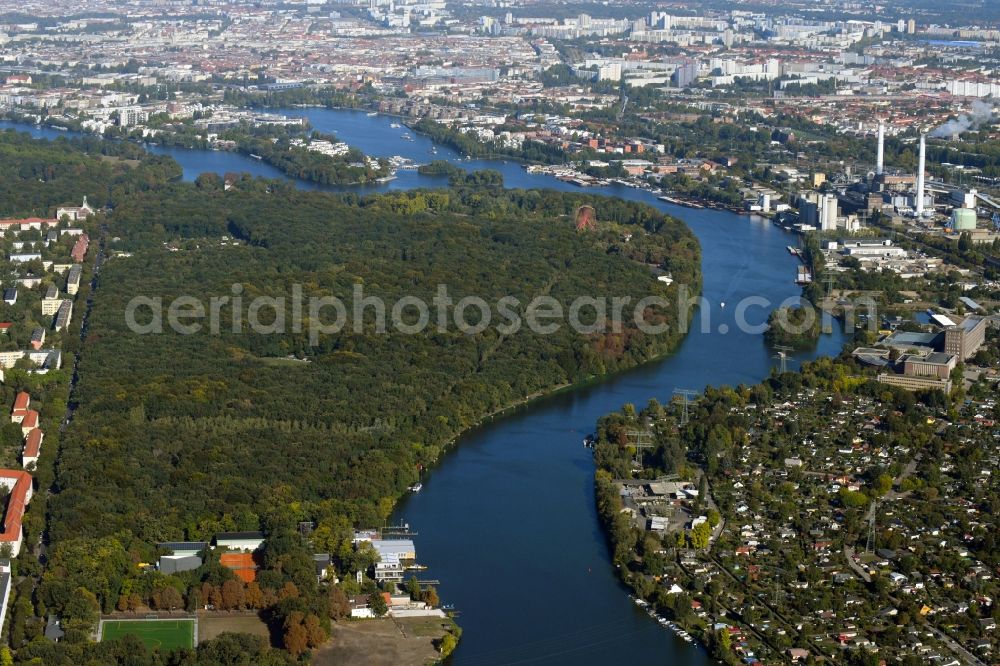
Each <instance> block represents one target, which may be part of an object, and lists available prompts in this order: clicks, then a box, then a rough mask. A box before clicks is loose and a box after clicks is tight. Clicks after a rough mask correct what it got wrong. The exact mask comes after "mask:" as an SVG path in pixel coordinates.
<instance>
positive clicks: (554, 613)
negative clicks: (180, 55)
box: [0, 109, 844, 666]
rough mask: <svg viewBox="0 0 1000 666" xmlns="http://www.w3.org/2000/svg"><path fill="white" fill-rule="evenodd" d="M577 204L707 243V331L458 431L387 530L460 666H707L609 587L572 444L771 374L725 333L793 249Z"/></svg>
mask: <svg viewBox="0 0 1000 666" xmlns="http://www.w3.org/2000/svg"><path fill="white" fill-rule="evenodd" d="M282 112H284V113H287V114H289V115H304V116H307V117H308V118H309V120H310V121H311V123H312V124H313V126H314V127H315V128H316V129H319V130H321V131H324V132H330V133H334V134H336V135H337V136H338V137H340V138H341V139H342V140H344V141H346V142H348V143H350V144H352V145H354V146H357V147H358V148H360V149H361V150H363V151H364V152H366V153H368V154H370V155H376V156H384V157H388V156H392V155H402V156H404V157H409V158H411V159H413V160H416V161H418V162H427V161H430V160H431V159H448V160H451V161H454V162H455V163H456V164H459V165H460V166H462V167H463V168H465V169H469V170H474V169H484V168H490V169H496V170H498V171H500V172H501V173H503V176H504V179H505V182H506V184H507V186H508V187H525V188H555V189H560V190H576V189H578V188H576V187H575V186H573V185H568V184H566V183H563V182H561V181H559V180H556V179H554V178H552V177H550V176H543V175H531V174H528V173H526V172H525V171H524V170H523V169H522V168H521V166H520V165H518V164H516V163H514V162H501V161H477V160H473V161H464V160H460V158H459V156H458V155H457V154H455V153H454V152H453V151H452V150H450V149H448V148H446V147H443V146H437V147H436V149H437V153H436V154H431V152H430V151H431V148H432V147H434V144H433V143H432V142H431V141H430V140H429V139H426V138H424V137H422V136H419V135H415V136H414V137H413V140H412V141H407V140H404V139H403V138H402V135H403V134H404V133H405V132H406V131H407V130H406V128H405V127H403V128H393V127H391V124H392V123H393V122H394V120H393V119H392V118H388V117H384V116H378V117H371V116H368V115H366V114H365V113H362V112H359V111H340V110H327V109H285V110H282ZM5 127H15V128H17V129H19V130H22V131H29V132H31V133H32V134H33V135H34V136H39V137H45V138H56V137H60V136H65V135H66V133H65V132H58V131H54V130H50V129H41V128H35V127H31V126H26V125H14V124H11V123H2V122H0V128H5ZM150 149H151V150H152V151H153V152H156V153H161V154H168V155H171V156H172V157H174V158H175V159H176V160H177V161H178V162H179V163H180V164H181V166H182V167H183V169H184V177H185V179H187V180H191V179H193V178H195V177H196V176H197V175H198V174H199V173H203V172H206V171H213V172H216V173H220V174H221V173H225V172H240V171H246V172H250V173H252V174H255V175H260V176H266V177H281V174H280V173H279V172H278V171H277V170H276V169H273V168H272V167H269V166H268V165H266V164H261V163H260V162H258V161H256V160H253V159H250V158H246V157H243V156H240V155H237V154H233V153H225V152H214V151H200V150H184V149H177V148H170V149H164V148H158V147H151V148H150ZM445 184H446V183H445V180H444V179H443V178H436V177H425V176H420V175H418V174H417V173H416V172H414V171H400V172H399V177H398V178H397V179H396V180H393V181H391V182H389V183H385V184H382V185H379V186H377V187H369V188H364V189H365V190H366V191H380V190H397V189H410V188H414V187H439V186H443V185H445ZM300 185H301V186H302V187H307V188H310V189H313V188H315V187H316V186H315V185H312V184H309V183H300ZM586 191H588V192H592V193H600V194H607V195H610V196H617V197H622V198H627V199H634V200H637V201H643V202H646V203H648V204H650V205H652V206H655V207H657V208H659V209H661V210H664V211H666V212H668V213H670V214H671V215H674V216H676V217H678V218H680V219H682V220H684V221H685V222H686V223H687V224H688V226H689V227H690V228H691V229H692V231H694V233H695V234H696V235H697V237H698V240H699V241H700V242H701V248H702V269H703V273H704V296H705V299H706V300H707V306H706V307H705V310H707V312H708V313H709V314H710V326H708V327H707V329H706V330H702V328H701V327H700V326H694V327H692V332H691V333H690V334H689V335H688V336H687V338H686V339H685V340H684V342H683V344H682V345H681V347H680V349H679V350H678V351H677V352H676V353H675V354H673V355H672V356H669V357H667V358H665V359H662V360H659V361H656V362H653V363H649V364H647V365H645V366H643V367H640V368H637V369H635V370H632V371H630V372H625V373H622V374H619V375H615V376H613V377H610V378H608V379H605V380H603V381H601V382H599V383H595V384H592V385H588V386H584V387H582V388H578V389H575V390H572V391H566V392H563V393H559V394H557V395H554V396H550V397H547V398H544V399H541V400H538V401H536V402H534V403H532V404H530V405H528V406H526V407H523V408H519V409H516V410H512V411H511V412H509V413H507V414H505V415H503V416H502V417H499V418H497V419H495V420H493V421H491V422H489V423H487V424H485V425H483V426H482V427H480V428H477V429H475V430H473V431H471V432H468V433H466V434H465V435H464V436H463V437H461V438H460V440H459V441H458V443H457V446H456V447H455V448H454V450H452V451H451V452H449V453H448V454H447V455H446V456H444V458H443V460H442V461H441V464H440V465H439V466H438V467H437V468H435V469H434V470H433V471H432V472H431V473H430V475H429V477H428V478H427V479H426V480H425V483H424V488H423V491H422V492H420V493H419V494H414V495H411V496H410V497H408V498H406V499H405V500H404V501H403V502H401V503H400V505H399V508H398V509H397V511H396V515H395V516H394V520H397V521H406V522H408V523H409V524H410V526H411V529H413V530H415V531H417V532H418V536H417V537H416V539H415V540H416V544H417V554H418V559H419V561H420V562H422V563H425V564H427V565H429V566H430V569H429V570H428V571H426V572H423V573H422V574H421V578H422V579H440V581H441V583H440V585H439V587H438V591H439V593H440V595H441V598H442V600H443V601H444V602H445V603H451V604H454V605H455V608H456V609H457V610H458V611H460V616H459V623H460V624H461V625H462V628H463V630H464V633H463V634H462V640H461V643H460V646H459V648H458V650H456V652H455V654H454V657H453V660H452V663H454V664H468V665H470V666H472V665H479V664H523V663H533V662H534V663H545V664H611V663H643V664H671V665H676V666H695V665H700V664H707V663H709V661H710V660H709V659H708V658H707V657H706V656H705V654H704V652H703V651H701V650H700V649H698V648H697V647H693V646H691V645H689V644H687V643H685V642H683V641H681V640H680V639H679V638H677V637H676V636H674V635H673V634H672V633H670V632H669V631H667V630H664V629H663V628H661V627H660V626H659V625H658V624H657V623H656V622H654V621H653V620H651V619H650V618H649V617H648V616H647V615H646V614H645V613H643V612H641V611H639V610H638V609H637V608H636V607H635V606H634V604H632V602H631V601H630V600H629V597H628V595H627V591H626V589H625V588H624V587H623V586H622V585H621V584H620V583H619V582H618V579H617V577H616V575H615V571H614V569H613V568H612V565H611V560H610V553H609V551H608V547H607V544H606V542H605V539H604V536H603V533H602V531H601V528H600V525H599V524H598V520H597V512H596V509H595V506H594V500H593V477H594V464H593V460H592V457H591V454H590V451H589V449H586V448H584V447H583V446H582V445H581V441H582V438H583V437H584V435H586V434H587V433H589V432H592V431H593V429H594V424H595V422H596V421H597V419H598V417H600V416H601V415H602V414H605V413H607V412H609V411H612V410H614V409H618V408H619V407H621V405H623V404H624V403H627V402H631V403H634V404H636V405H639V406H641V405H644V404H646V402H648V400H649V399H650V398H652V397H656V398H658V399H659V400H660V401H662V402H666V401H668V400H670V398H671V395H672V393H673V390H674V389H676V388H682V389H694V390H700V389H702V388H704V387H705V386H706V385H709V384H711V385H716V386H717V385H721V384H730V385H735V384H738V383H741V382H742V383H744V384H753V383H756V382H758V381H760V380H761V379H763V378H764V377H766V376H767V375H768V373H769V372H770V371H771V368H772V367H774V365H775V361H774V359H773V358H772V356H773V354H772V353H771V352H769V351H768V349H767V348H766V347H765V345H764V342H763V339H762V336H761V335H760V334H757V333H746V332H741V331H740V330H739V327H737V326H736V325H735V323H734V322H735V310H736V308H735V305H736V304H737V303H738V302H739V301H740V300H741V299H744V298H749V297H762V298H763V299H766V301H767V302H768V303H769V304H770V307H772V308H773V307H775V306H777V305H778V304H780V303H781V302H782V301H784V300H785V299H789V298H795V297H796V296H797V294H798V293H799V288H798V287H797V286H796V285H795V284H793V281H792V280H793V277H794V274H795V265H796V261H797V260H796V259H795V258H794V257H792V256H791V255H790V254H789V253H788V252H787V250H786V249H785V248H786V246H788V245H795V244H796V239H795V237H794V236H791V235H789V234H788V233H786V232H784V231H782V230H780V229H778V228H777V227H775V226H773V225H771V224H770V223H769V222H767V221H765V220H761V219H757V218H751V217H747V216H740V215H734V214H732V213H727V212H719V211H710V210H696V209H689V208H683V207H680V206H674V205H670V204H666V203H663V202H661V201H658V200H657V199H656V198H655V197H654V196H653V195H652V194H650V193H648V192H645V191H642V190H637V189H633V188H628V187H621V186H617V185H615V186H609V187H604V188H591V189H588V190H586ZM723 303H726V304H728V307H725V308H724V307H722V304H723ZM768 311H769V309H768V308H765V307H755V308H751V309H750V310H749V311H748V313H747V317H746V319H747V320H748V321H749V323H751V324H759V323H761V322H763V321H766V319H767V314H768ZM835 330H836V329H835ZM843 342H844V338H843V335H842V334H841V333H840V332H839V330H836V332H835V333H834V334H832V335H827V336H824V337H823V338H822V339H821V341H820V343H819V345H818V348H817V349H816V350H815V352H813V353H810V354H801V355H797V356H796V357H795V362H801V361H802V360H805V359H807V358H814V357H816V356H818V355H831V354H836V353H838V352H839V351H840V348H841V346H842V344H843ZM795 362H792V365H793V366H794V365H795Z"/></svg>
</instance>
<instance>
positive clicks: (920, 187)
mask: <svg viewBox="0 0 1000 666" xmlns="http://www.w3.org/2000/svg"><path fill="white" fill-rule="evenodd" d="M926 168H927V134H926V133H924V132H921V133H920V163H919V165H918V166H917V217H923V216H924V169H926Z"/></svg>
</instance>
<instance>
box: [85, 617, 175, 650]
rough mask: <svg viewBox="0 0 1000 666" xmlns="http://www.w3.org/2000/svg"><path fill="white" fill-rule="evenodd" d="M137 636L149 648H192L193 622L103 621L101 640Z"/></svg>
mask: <svg viewBox="0 0 1000 666" xmlns="http://www.w3.org/2000/svg"><path fill="white" fill-rule="evenodd" d="M127 635H132V636H138V637H139V639H140V640H141V641H142V642H143V643H145V644H146V647H149V648H160V649H162V650H175V649H177V648H188V649H191V648H193V647H194V620H105V621H104V627H103V629H102V631H101V640H103V641H110V640H114V639H116V638H121V637H122V636H127Z"/></svg>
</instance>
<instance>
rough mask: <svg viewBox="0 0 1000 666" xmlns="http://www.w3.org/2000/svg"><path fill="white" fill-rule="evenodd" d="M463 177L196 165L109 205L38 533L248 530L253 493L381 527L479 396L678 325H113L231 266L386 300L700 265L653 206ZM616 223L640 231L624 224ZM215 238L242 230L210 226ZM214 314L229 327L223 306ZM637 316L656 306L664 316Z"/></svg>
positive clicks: (600, 289)
mask: <svg viewBox="0 0 1000 666" xmlns="http://www.w3.org/2000/svg"><path fill="white" fill-rule="evenodd" d="M469 180H470V181H473V183H474V184H470V185H466V186H463V187H460V188H457V189H454V190H451V191H447V192H411V193H405V194H393V195H384V196H378V197H371V198H357V197H355V196H352V195H345V196H343V197H340V198H337V197H334V196H331V195H327V194H322V193H304V192H298V191H296V190H294V189H292V188H291V187H290V186H287V185H283V184H277V183H265V182H263V181H250V180H246V181H244V182H243V183H240V184H238V185H237V187H236V188H233V189H232V190H230V191H228V192H227V191H225V190H224V189H223V187H222V186H221V182H218V181H217V179H213V178H207V177H203V178H202V179H199V183H198V184H197V185H189V184H183V183H170V184H166V185H164V186H163V187H161V188H158V189H156V190H153V191H149V192H146V193H143V194H140V195H138V196H134V197H132V198H131V199H129V200H128V201H126V202H123V203H122V204H121V205H119V206H118V207H116V208H115V211H114V213H113V214H112V215H111V216H110V218H109V219H108V233H109V234H110V235H111V236H115V237H119V238H121V239H122V240H121V242H120V243H119V244H115V245H112V248H116V247H118V246H120V249H123V250H129V251H131V252H134V256H132V257H130V258H128V259H112V260H111V261H109V262H108V264H107V266H106V267H105V268H104V270H103V271H102V275H101V282H100V288H99V298H98V299H97V302H96V305H95V309H94V313H93V321H92V323H91V329H90V334H89V337H88V340H87V343H86V344H85V345H84V348H85V354H84V357H83V362H82V366H81V376H82V379H81V382H80V385H79V402H80V415H79V417H78V419H77V420H76V421H74V424H73V427H72V428H71V429H70V432H69V435H68V438H69V442H68V444H67V446H66V447H65V450H64V453H63V458H62V460H61V464H60V475H59V484H60V486H61V488H60V495H59V502H58V503H57V506H56V508H55V510H54V517H55V518H56V519H55V521H54V523H53V526H52V529H53V532H52V535H53V538H55V539H62V538H70V537H72V536H76V535H81V534H89V535H93V536H99V535H106V534H112V533H114V532H116V531H117V530H129V531H131V532H133V533H134V534H137V535H141V536H142V537H143V539H144V540H147V541H150V542H152V541H156V540H161V539H167V538H175V539H176V538H191V539H195V538H198V539H200V538H208V537H210V536H211V535H212V534H213V533H214V532H215V531H217V530H224V529H253V528H256V527H257V526H258V524H259V515H260V512H261V511H262V509H263V508H265V507H267V508H272V507H274V506H276V505H282V506H285V507H286V510H288V511H292V512H294V514H295V516H296V517H297V518H299V519H302V520H307V519H308V520H319V521H322V520H324V519H331V518H333V517H336V516H342V515H346V516H347V517H349V518H350V520H351V521H352V522H354V523H356V524H360V525H378V524H381V522H382V521H383V520H384V519H385V518H386V516H387V514H388V511H389V508H390V507H391V505H392V501H393V499H394V498H395V497H396V496H397V495H398V494H399V493H400V492H402V491H403V490H404V489H405V487H406V486H407V485H409V484H411V483H413V482H414V481H415V480H416V479H417V474H418V471H419V469H420V468H421V467H423V466H427V465H429V464H431V463H433V462H434V460H435V459H436V458H437V456H438V455H439V453H440V449H441V446H442V445H443V444H444V443H445V442H447V441H448V440H449V439H451V438H452V437H453V436H454V435H456V434H457V433H459V432H461V431H462V430H464V429H465V428H467V427H469V426H470V425H472V424H474V423H476V422H477V421H478V420H479V419H481V418H482V417H483V416H484V415H486V414H488V413H490V412H493V411H495V410H497V409H500V408H502V407H504V406H505V405H508V404H510V403H512V402H513V401H516V400H519V399H522V398H524V397H525V396H528V395H530V394H533V393H535V392H538V391H544V390H547V389H551V388H553V387H556V386H559V385H562V384H565V383H568V382H574V381H578V380H581V379H584V378H586V377H588V376H592V375H599V374H604V373H607V372H613V371H615V370H618V369H620V368H624V367H628V366H631V365H634V364H636V363H639V362H641V361H643V360H646V359H649V358H651V357H653V356H655V355H658V354H661V353H663V352H665V351H667V350H669V349H670V348H671V347H672V346H673V344H675V343H676V339H675V337H674V336H672V335H664V336H650V335H646V334H643V333H642V332H640V331H638V330H637V329H635V328H634V327H633V326H632V325H631V324H628V325H627V327H626V328H625V329H624V330H623V331H622V332H621V333H614V332H601V333H594V334H590V335H578V334H574V333H572V332H571V331H569V330H568V329H566V330H561V331H560V332H558V333H556V334H554V335H549V336H540V335H535V334H528V332H527V331H523V332H520V333H516V334H514V335H509V336H504V335H501V334H500V333H499V332H498V331H497V330H495V329H494V328H492V327H491V328H488V329H487V330H485V331H483V332H482V333H480V334H477V335H467V334H464V333H462V332H460V331H458V330H449V331H447V332H444V333H439V332H437V330H436V329H434V330H433V332H431V331H428V333H427V334H422V335H403V334H401V333H398V332H395V331H393V330H391V329H390V330H389V331H387V332H386V333H385V334H373V333H372V332H371V330H372V326H373V325H374V323H373V321H372V318H373V316H374V312H373V311H372V310H368V311H366V319H365V331H364V332H363V333H361V334H356V333H354V332H352V331H351V330H349V329H350V327H347V329H348V330H345V331H344V332H342V333H339V334H336V335H329V336H323V337H322V338H321V339H319V340H318V344H316V345H315V346H312V345H311V344H310V341H309V335H308V330H307V327H306V326H303V329H302V331H301V332H295V331H289V332H288V333H287V334H280V335H279V334H275V335H254V334H250V333H249V332H244V333H241V334H235V335H233V334H227V333H223V334H221V335H211V334H208V333H207V332H205V333H202V334H198V335H186V336H185V335H176V334H173V333H164V334H163V335H146V336H141V335H134V334H131V333H130V332H129V330H128V329H127V327H126V324H125V321H124V317H123V313H124V311H125V308H126V304H127V303H128V301H129V300H130V299H131V298H132V297H133V296H136V295H151V296H152V295H155V296H157V297H161V298H162V299H163V302H164V303H169V302H170V301H171V300H172V299H173V298H175V297H177V296H180V295H188V296H194V297H197V298H200V299H202V300H204V302H205V303H207V302H208V299H209V298H210V297H212V296H227V295H228V296H231V295H233V291H232V285H233V284H240V285H242V288H243V292H244V295H245V298H246V299H247V300H249V299H250V298H251V297H253V296H258V295H264V296H272V297H275V298H280V297H290V295H291V293H292V289H293V285H295V284H298V285H302V288H303V290H304V292H305V293H306V295H307V296H309V295H329V294H332V295H337V296H340V297H346V296H348V295H350V294H351V292H352V289H353V288H354V286H355V285H361V286H363V287H364V290H365V295H366V296H379V297H382V298H384V299H385V300H386V301H387V302H388V303H392V302H394V301H395V300H396V299H397V298H399V297H401V296H403V295H410V296H417V297H420V298H423V299H425V300H426V301H427V302H428V303H429V302H430V301H431V300H432V298H433V297H434V294H435V290H436V289H437V285H438V284H444V285H447V286H448V289H449V293H450V295H451V296H452V297H453V298H454V299H455V300H456V301H457V300H458V299H460V298H462V297H464V296H469V295H477V296H481V297H482V298H484V299H485V300H486V301H487V302H491V303H492V302H496V301H497V300H498V299H499V298H500V297H502V296H506V295H513V296H515V297H518V298H519V299H520V300H521V302H522V303H527V302H528V301H530V300H531V299H532V298H533V297H534V296H536V295H541V294H547V295H550V296H552V297H554V298H556V299H557V300H559V301H560V302H564V303H568V302H569V301H571V300H572V299H573V298H575V297H576V296H578V295H582V294H595V293H596V294H598V295H603V294H614V295H629V296H633V297H634V298H636V299H638V298H640V297H642V296H645V295H650V294H655V293H663V294H664V295H669V292H668V291H667V290H666V289H664V288H663V287H662V285H658V284H657V283H656V282H655V280H653V279H652V276H651V274H650V271H649V268H648V267H647V266H646V265H644V264H658V265H660V266H662V267H664V268H666V269H668V270H670V271H671V272H673V274H674V275H675V277H677V278H679V281H680V282H686V283H689V284H690V283H695V282H696V281H697V276H698V274H697V271H698V250H697V246H696V243H695V241H694V239H693V238H692V236H691V235H690V234H689V233H688V231H687V230H686V229H685V228H684V227H683V226H681V225H680V224H679V223H677V222H674V221H672V220H668V219H666V218H665V217H663V216H662V215H660V214H659V213H656V212H655V211H653V210H652V209H648V208H643V207H640V206H636V205H634V204H627V203H624V202H617V201H612V200H604V199H595V198H586V199H585V198H583V197H580V196H571V195H567V194H560V193H554V192H537V191H513V192H507V191H505V190H503V189H502V188H500V187H497V186H495V185H494V186H492V187H491V186H489V185H483V184H482V181H483V180H487V181H488V180H489V178H486V179H484V178H482V177H481V176H473V177H470V179H469ZM494 182H495V181H494ZM585 200H586V201H588V202H591V203H593V205H594V206H595V209H596V213H597V219H598V220H600V221H601V222H602V223H601V225H600V227H599V228H598V230H597V231H596V232H593V233H584V234H580V233H578V232H577V231H576V230H575V226H574V225H573V221H572V217H571V215H572V213H573V212H574V211H575V209H576V207H577V206H579V205H580V203H582V202H583V201H585ZM625 227H629V228H636V229H637V231H638V232H639V233H634V234H633V236H632V239H631V240H630V241H629V242H624V241H623V233H624V232H623V229H624V228H625ZM223 236H230V237H235V238H237V239H241V240H242V243H241V244H240V245H237V246H234V245H232V244H228V245H227V244H222V243H220V242H219V239H220V238H222V237H223ZM164 244H166V245H167V247H164ZM221 314H222V317H223V318H224V319H223V322H222V326H221V328H222V330H223V331H229V330H231V328H232V319H231V315H232V309H231V308H223V311H222V313H221ZM652 316H656V317H660V318H663V319H664V320H666V321H668V322H672V320H673V317H674V316H675V313H673V312H670V311H666V310H664V311H662V312H656V313H652ZM268 317H271V314H270V313H269V312H265V313H264V315H263V318H264V319H266V320H268V321H270V320H269V319H268ZM564 328H565V327H564ZM289 356H292V357H294V358H293V359H289V358H288V357H289ZM168 358H169V359H170V363H169V366H165V365H164V359H168ZM298 359H303V360H298ZM97 452H100V453H99V454H98V455H95V453H97ZM249 461H253V464H252V465H249ZM248 465H249V466H248ZM165 487H167V488H169V489H170V492H164V491H163V489H164V488H165Z"/></svg>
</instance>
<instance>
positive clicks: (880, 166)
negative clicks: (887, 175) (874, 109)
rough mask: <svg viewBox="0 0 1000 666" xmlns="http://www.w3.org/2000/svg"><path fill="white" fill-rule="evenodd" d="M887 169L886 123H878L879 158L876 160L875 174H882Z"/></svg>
mask: <svg viewBox="0 0 1000 666" xmlns="http://www.w3.org/2000/svg"><path fill="white" fill-rule="evenodd" d="M884 169H885V123H883V122H880V123H879V124H878V158H877V159H876V161H875V175H876V176H881V175H882V173H883V171H884Z"/></svg>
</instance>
